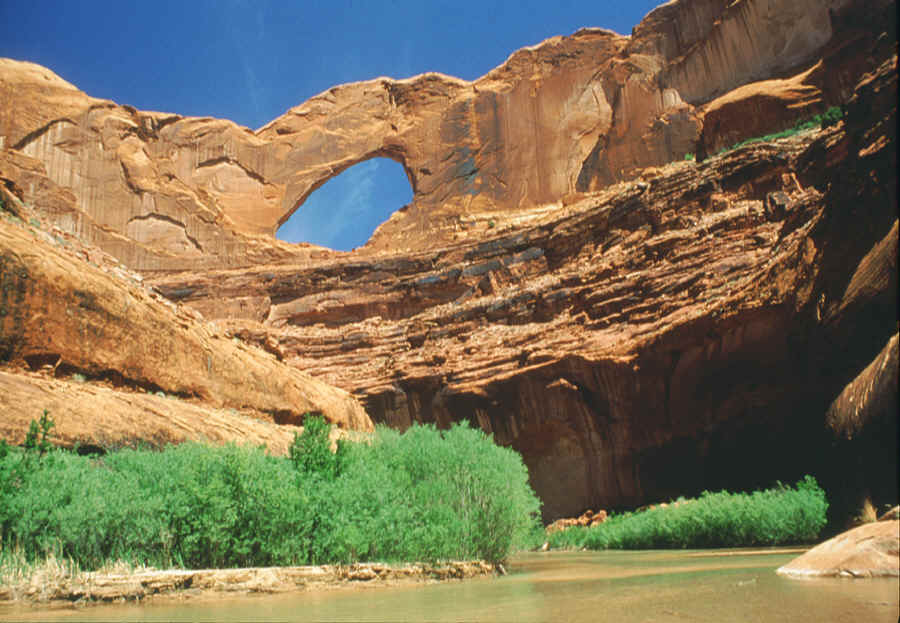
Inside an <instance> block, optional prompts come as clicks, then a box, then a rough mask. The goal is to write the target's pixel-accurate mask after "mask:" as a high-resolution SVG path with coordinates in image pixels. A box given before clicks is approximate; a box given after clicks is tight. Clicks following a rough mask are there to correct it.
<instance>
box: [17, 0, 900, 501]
mask: <svg viewBox="0 0 900 623" xmlns="http://www.w3.org/2000/svg"><path fill="white" fill-rule="evenodd" d="M892 10H894V3H883V2H875V3H869V2H862V1H853V0H844V1H831V2H805V1H799V2H798V1H796V0H795V1H794V2H790V3H789V2H786V1H780V0H774V1H773V0H770V1H768V2H763V1H761V0H759V1H757V0H739V1H738V2H730V1H726V0H676V1H674V2H669V3H667V4H665V5H662V6H661V7H659V8H658V9H656V10H654V11H652V12H651V13H650V14H648V16H647V17H646V18H645V19H644V20H643V21H642V22H641V24H639V25H638V26H636V27H635V30H634V32H633V34H632V36H631V37H623V36H620V35H616V34H615V33H611V32H608V31H603V30H598V29H585V30H581V31H579V32H577V33H575V34H574V35H572V36H570V37H556V38H553V39H549V40H547V41H545V42H543V43H541V44H539V45H537V46H534V47H532V48H525V49H523V50H520V51H517V52H515V53H513V54H512V55H511V56H510V58H509V59H508V60H507V61H506V62H505V63H504V64H503V65H501V66H500V67H498V68H497V69H495V70H493V71H491V72H489V73H488V74H486V75H485V76H483V77H481V78H479V79H478V80H475V81H473V82H465V81H461V80H457V79H454V78H450V77H447V76H443V75H439V74H428V75H423V76H417V77H415V78H410V79H408V80H391V79H388V78H378V79H376V80H372V81H368V82H364V83H356V84H350V85H343V86H338V87H334V88H333V89H330V90H329V91H327V92H325V93H323V94H321V95H319V96H317V97H314V98H312V99H311V100H309V101H308V102H305V103H303V104H301V105H300V106H298V107H296V108H294V109H292V110H290V111H288V112H287V113H286V114H285V115H283V116H282V117H279V118H278V119H276V120H274V121H272V122H271V123H270V124H268V125H266V126H265V127H263V128H261V129H259V130H258V131H256V132H252V131H250V130H248V129H246V128H241V127H238V126H236V125H234V124H232V123H230V122H227V121H219V120H212V119H190V118H183V117H179V116H177V115H170V114H162V113H148V112H141V111H136V110H134V109H130V108H128V107H121V106H117V105H115V104H113V103H112V102H105V101H100V100H95V99H92V98H90V97H89V96H87V95H86V94H84V93H81V92H80V91H78V90H77V89H76V88H75V87H73V86H72V85H69V84H68V83H65V82H64V81H62V80H61V79H59V78H58V77H56V76H54V75H53V74H52V73H50V72H48V71H47V70H45V69H43V68H39V67H36V66H34V65H30V64H24V63H19V62H13V61H0V63H2V65H0V92H2V93H3V97H4V98H5V101H9V102H10V105H9V106H8V107H4V109H3V110H0V137H2V138H0V140H3V141H4V144H5V145H6V147H7V148H12V149H7V150H6V151H5V152H4V154H5V155H4V158H3V159H2V160H0V177H2V178H4V179H5V180H6V184H7V186H8V187H11V188H13V190H15V191H16V192H17V194H18V195H19V196H20V197H21V198H22V199H24V200H25V201H26V202H28V203H33V204H34V205H35V208H36V209H38V210H39V211H40V214H41V217H42V218H46V219H48V220H49V221H50V222H53V223H55V224H56V226H57V227H58V228H60V230H61V231H63V232H71V233H73V234H77V235H78V236H79V237H81V238H83V239H85V240H88V241H89V242H91V243H93V244H96V245H98V246H99V247H101V248H102V249H104V250H105V251H107V252H109V253H111V254H112V255H113V256H115V257H116V258H118V259H119V260H121V261H122V262H124V263H125V264H126V265H127V266H128V267H129V268H130V269H133V270H138V271H141V272H143V273H144V274H145V275H146V276H147V277H149V279H150V281H151V282H152V284H153V286H154V287H155V288H156V291H157V292H159V293H161V294H162V295H164V296H165V297H167V298H168V299H169V300H171V301H174V302H177V303H179V304H180V305H182V306H183V307H182V310H183V311H182V314H187V313H189V312H186V311H184V310H193V312H200V313H202V315H203V316H205V317H206V318H208V319H215V320H216V321H217V322H218V323H219V324H220V326H222V327H223V331H227V334H228V335H232V336H237V337H239V338H240V339H241V340H243V341H244V342H246V343H249V344H256V345H258V346H260V347H262V348H264V349H266V350H268V351H269V352H270V353H272V354H273V356H274V357H275V358H277V359H281V360H283V361H284V362H286V363H288V364H290V365H292V366H294V367H296V368H299V369H301V370H304V371H307V372H309V373H310V374H312V375H313V376H315V377H317V378H319V379H321V380H323V381H326V382H329V383H332V384H334V385H337V386H339V387H341V388H343V389H345V390H347V391H349V392H351V393H353V394H354V395H355V396H356V397H358V398H359V400H360V401H361V402H362V403H363V404H364V405H365V408H366V411H367V412H368V414H369V416H370V417H371V418H372V419H373V420H374V421H376V422H386V423H388V424H391V425H393V426H397V427H403V426H407V425H409V424H410V423H411V422H414V421H420V422H436V423H438V424H440V425H446V424H449V423H450V422H451V421H455V420H460V419H467V420H471V421H472V422H474V423H477V424H478V425H479V426H481V427H482V428H484V429H485V430H488V431H490V432H492V433H494V435H495V438H496V439H497V440H498V441H499V442H500V443H504V444H509V445H511V446H512V447H514V448H516V449H517V450H519V451H521V452H522V454H523V456H524V457H525V460H526V462H527V464H528V466H529V468H530V470H531V474H532V481H533V484H534V486H535V488H536V490H537V491H538V493H539V494H540V495H541V497H542V498H543V499H544V502H545V507H544V512H545V516H546V518H548V519H550V518H554V517H558V516H566V515H574V514H577V513H578V512H579V511H581V510H582V509H584V508H587V507H591V508H597V507H604V508H611V507H618V506H625V505H639V504H643V503H645V502H649V501H655V500H658V499H660V498H665V497H669V496H677V495H681V494H691V493H695V492H699V491H700V490H702V489H704V488H708V489H713V488H719V487H728V488H743V487H753V486H764V485H770V484H771V482H772V481H774V480H776V479H781V480H791V479H795V478H797V477H799V476H801V475H802V474H803V473H806V472H810V471H812V472H815V473H817V474H819V475H820V476H821V477H822V478H823V479H824V480H826V481H827V482H826V484H829V483H830V484H832V485H834V487H835V488H836V489H839V490H842V491H845V492H846V491H851V490H853V489H854V487H857V486H858V485H859V484H860V483H859V481H858V479H861V478H863V477H864V478H865V479H866V480H867V482H870V483H871V484H870V485H869V486H870V487H872V488H875V489H876V490H877V491H876V492H875V493H873V495H875V497H882V498H886V497H891V496H893V497H896V474H897V469H896V465H897V449H896V445H895V444H893V443H885V442H884V439H885V437H884V436H883V434H881V433H879V434H872V433H870V432H867V431H871V430H873V429H872V428H871V427H870V426H868V424H867V423H871V422H875V423H877V427H879V428H878V430H879V431H885V430H887V431H890V430H892V428H891V427H893V430H894V431H896V415H895V414H889V413H888V412H887V411H885V405H891V404H895V403H896V384H894V385H893V386H892V385H891V384H890V382H884V380H885V379H887V380H888V381H889V380H890V379H891V378H894V379H896V376H897V375H896V372H894V373H893V377H892V376H891V371H892V370H896V366H897V363H896V362H897V357H896V349H897V346H896V339H893V340H892V336H894V335H895V334H896V331H897V320H896V319H897V307H896V287H897V269H896V245H897V229H896V222H897V209H896V179H895V176H894V173H893V172H894V170H895V167H896V143H895V135H896V83H897V79H896V73H897V69H896V54H895V52H896V33H895V32H893V31H892V30H891V28H892V24H893V21H892V20H891V19H890V18H889V16H890V15H891V11H892ZM882 31H884V32H882ZM867 72H868V73H867ZM831 104H842V105H844V106H845V109H846V111H847V115H846V118H845V119H844V121H842V122H840V123H839V124H837V126H835V127H832V128H829V129H827V130H823V131H812V132H807V133H804V134H801V135H798V136H796V137H794V138H790V139H784V140H781V141H776V142H772V143H762V144H754V145H750V146H747V147H744V148H742V149H739V150H736V151H732V152H728V153H725V154H722V155H718V156H715V155H714V154H715V153H716V152H717V151H718V150H719V149H720V148H721V147H723V146H727V145H730V144H732V143H733V142H734V141H736V140H740V139H743V138H746V137H747V136H752V135H755V134H759V133H764V132H769V131H772V130H778V129H782V128H783V127H786V126H789V125H791V124H792V123H793V122H794V121H795V120H796V119H797V118H798V117H802V116H804V115H806V114H811V113H813V112H819V111H821V110H823V109H824V107H825V106H827V105H831ZM688 152H700V155H701V156H704V155H707V156H709V157H708V158H707V159H706V160H704V161H703V162H698V163H695V162H689V161H685V160H684V155H685V154H686V153H688ZM374 156H388V157H391V158H394V159H395V160H398V161H399V162H401V163H402V164H403V165H404V167H405V169H406V171H407V175H408V176H409V179H410V183H411V185H412V188H413V191H414V200H413V203H412V204H411V205H410V206H408V207H406V208H404V209H402V210H400V211H398V212H396V213H395V214H394V215H393V216H392V217H391V218H390V219H389V220H388V221H387V222H386V223H384V224H383V225H382V226H381V227H380V228H379V229H378V230H377V231H376V232H375V234H374V235H373V237H372V239H371V240H370V241H369V243H368V244H367V245H366V246H365V247H363V248H362V249H359V250H357V251H355V252H352V253H349V254H345V253H338V252H333V251H329V250H327V249H321V248H318V247H313V246H311V245H287V244H284V243H280V242H277V241H275V240H274V239H273V238H272V235H273V233H274V231H275V229H276V228H277V226H278V225H279V224H280V223H282V222H283V221H284V220H285V219H286V218H287V217H288V216H289V215H290V214H291V213H292V212H293V211H294V210H295V209H296V208H297V206H298V205H299V204H300V203H301V202H302V201H303V200H304V199H305V198H306V197H307V196H308V195H309V193H310V192H312V191H313V190H314V189H315V188H317V187H318V186H319V185H321V184H322V183H324V182H325V181H326V180H327V179H329V178H331V177H333V176H334V175H336V174H337V173H339V172H340V171H342V170H344V169H346V168H347V167H349V166H352V165H353V164H355V163H357V162H360V161H362V160H365V159H367V158H371V157H374ZM489 222H490V223H493V226H490V225H489ZM71 270H73V271H75V272H77V269H74V268H72V269H71ZM76 289H78V288H74V287H73V288H72V291H70V292H63V293H61V295H60V296H62V297H68V299H67V300H68V303H63V302H61V303H59V305H65V304H67V305H69V306H70V307H71V306H72V305H78V303H77V301H78V299H77V293H76V292H75V291H74V290H76ZM110 299H111V300H113V297H112V295H110ZM47 304H48V303H42V304H41V305H47ZM73 309H74V308H73ZM60 313H64V310H62V308H61V310H60ZM81 313H82V311H81V310H78V314H81ZM104 313H105V312H104ZM23 322H24V320H23ZM168 322H172V323H174V325H175V326H178V322H179V320H178V316H177V314H176V315H173V316H172V317H171V318H170V319H169V320H168ZM34 326H37V325H34ZM160 326H162V325H160ZM37 334H38V332H37V330H36V329H34V330H31V332H30V333H29V335H37ZM31 339H32V340H33V343H34V344H36V345H38V346H40V348H43V349H44V351H46V352H56V351H54V350H52V349H50V345H48V344H44V343H43V342H40V340H38V339H37V338H31ZM192 339H194V342H192V343H195V344H196V345H197V346H196V348H195V349H194V350H195V352H196V355H197V357H199V358H200V359H199V363H200V365H199V368H198V367H196V366H195V365H194V364H196V363H197V362H196V361H194V363H193V364H191V366H189V367H193V368H194V370H193V373H194V375H195V376H194V377H189V378H182V376H181V375H180V374H177V375H175V377H176V378H170V376H167V373H166V372H165V370H163V369H162V368H164V367H165V365H166V363H165V361H166V359H165V357H161V358H160V359H157V360H156V361H155V362H154V363H150V364H148V365H147V366H146V367H145V370H144V372H142V374H141V375H137V376H141V377H142V378H143V376H146V377H147V378H152V379H167V382H169V383H170V384H171V385H170V386H171V387H172V388H173V389H171V390H169V389H167V390H166V391H174V392H176V393H180V394H182V395H197V396H201V395H202V396H207V395H208V396H212V395H213V394H212V393H211V392H213V390H214V389H215V383H214V380H213V379H211V378H209V377H207V376H204V374H203V365H202V364H203V361H202V353H203V352H205V351H204V350H203V348H204V346H205V344H207V343H208V342H209V340H211V339H212V338H211V337H210V336H202V335H201V336H199V337H195V338H192ZM204 340H206V341H204ZM29 343H32V342H29ZM77 343H78V342H77V340H75V339H74V337H73V340H72V342H71V349H72V352H77V349H76V345H77ZM229 344H230V342H229ZM892 349H893V350H892ZM232 350H235V351H238V350H240V351H244V350H247V351H248V352H249V350H248V349H246V348H245V347H243V346H236V345H235V346H234V347H233V349H232ZM44 351H41V352H44ZM17 352H18V351H17ZM21 352H22V353H23V354H22V355H17V357H18V359H19V360H23V361H26V362H27V361H28V360H27V359H26V354H27V353H25V351H24V350H23V351H21ZM35 352H36V351H35ZM67 352H68V351H67ZM253 352H254V355H253V357H252V358H251V359H252V360H253V361H257V359H258V358H259V357H261V355H258V354H257V351H256V350H253ZM892 353H893V355H892ZM222 356H223V357H225V355H224V354H223V355H222ZM197 357H195V359H196V358H197ZM73 361H75V359H73ZM78 361H81V360H78ZM84 361H85V362H88V363H87V364H85V363H70V364H69V365H73V366H75V367H77V368H86V369H92V370H93V369H95V368H92V367H91V366H96V370H97V372H98V373H99V372H101V371H105V370H120V371H121V370H122V369H123V368H119V367H118V366H120V365H121V366H126V365H133V364H131V363H129V362H130V360H129V359H127V356H126V355H125V354H122V355H121V356H119V359H117V360H116V361H114V362H110V363H108V364H107V363H104V364H103V365H100V364H99V363H97V364H93V363H90V362H89V361H88V360H87V359H85V360H84ZM870 364H872V365H871V366H870ZM867 366H868V367H867ZM157 367H159V368H160V369H159V370H157ZM226 367H227V366H226ZM219 369H220V366H219V365H218V364H217V365H216V366H215V370H219ZM154 370H155V371H154ZM883 370H887V371H886V372H884V371H883ZM126 376H128V375H126ZM131 376H135V375H131ZM264 376H265V375H264ZM151 382H152V383H154V384H155V385H159V386H161V387H162V383H160V382H159V381H158V380H152V381H151ZM234 382H239V381H236V380H235V379H227V380H223V385H228V384H230V383H234ZM869 387H872V388H875V389H872V390H869V389H867V388H869ZM845 388H846V390H845ZM892 388H893V389H892ZM218 391H221V392H222V394H221V397H217V398H216V400H218V401H220V403H221V404H231V403H229V402H228V401H229V400H234V398H233V397H231V398H229V397H228V396H229V395H230V394H228V392H227V391H226V390H225V389H224V387H222V388H219V390H218ZM891 391H893V392H894V394H893V398H891V394H890V392H891ZM204 392H207V393H206V394H204ZM842 392H844V393H842ZM873 392H874V393H873ZM265 393H266V392H261V395H260V397H259V401H260V404H265V405H266V406H264V407H262V410H263V411H267V412H269V413H274V414H277V413H279V412H281V411H282V409H283V407H282V406H278V405H277V404H270V403H267V402H265V400H266V399H265V397H264V396H263V395H262V394H265ZM860 395H864V396H866V404H867V405H870V407H866V409H869V410H864V411H861V412H859V414H856V412H853V408H852V407H848V404H849V400H850V397H856V396H860ZM217 396H219V395H218V394H217ZM854 400H856V398H854ZM891 400H893V401H894V402H893V403H892V402H891ZM829 409H830V410H829ZM826 412H828V413H829V416H828V420H827V424H826V416H825V414H826ZM348 417H349V416H348ZM354 417H356V416H354ZM854 418H855V419H854ZM355 421H356V422H359V421H360V420H355ZM858 421H864V424H862V425H860V426H857V422H858ZM863 429H865V430H863ZM848 430H849V431H851V433H850V437H852V439H851V440H850V441H848V442H847V443H848V444H849V445H843V444H839V446H837V447H836V446H835V445H834V444H835V440H836V438H837V437H838V436H839V435H845V436H846V434H847V433H846V432H847V431H848ZM895 438H896V436H894V437H892V438H891V439H895ZM885 466H887V468H885ZM891 466H893V467H891ZM848 495H849V494H848Z"/></svg>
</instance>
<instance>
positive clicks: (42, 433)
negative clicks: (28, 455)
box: [25, 409, 56, 456]
mask: <svg viewBox="0 0 900 623" xmlns="http://www.w3.org/2000/svg"><path fill="white" fill-rule="evenodd" d="M54 426H56V424H55V423H54V422H53V419H52V418H51V417H50V412H49V411H47V409H44V412H43V413H42V414H41V419H40V420H31V424H30V425H29V427H28V432H27V433H26V434H25V451H26V452H37V453H38V456H44V455H45V454H46V453H47V452H48V451H49V450H50V449H51V448H53V444H52V443H50V439H49V437H50V430H51V429H52V428H53V427H54Z"/></svg>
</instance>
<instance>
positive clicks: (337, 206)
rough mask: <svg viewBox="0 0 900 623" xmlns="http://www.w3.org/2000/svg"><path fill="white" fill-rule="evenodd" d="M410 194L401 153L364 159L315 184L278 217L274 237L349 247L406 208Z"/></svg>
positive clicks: (356, 245) (359, 243)
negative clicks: (400, 157)
mask: <svg viewBox="0 0 900 623" xmlns="http://www.w3.org/2000/svg"><path fill="white" fill-rule="evenodd" d="M367 164H368V165H369V166H366V165H367ZM341 179H343V180H344V182H343V183H341V182H338V180H341ZM332 182H338V183H337V184H335V185H331V183H332ZM413 194H414V189H413V186H412V176H411V172H410V170H409V168H408V167H406V166H404V163H403V162H402V161H401V160H400V159H399V158H391V157H386V156H381V155H374V156H372V157H369V158H364V159H362V160H360V161H359V162H354V163H353V164H350V165H348V166H346V167H342V168H341V169H340V170H339V171H336V172H335V174H334V175H331V176H329V177H328V178H327V179H325V180H324V181H321V182H319V183H317V184H315V186H314V188H313V189H312V190H310V191H309V192H307V193H306V194H305V195H304V197H303V199H302V201H298V202H297V203H296V204H295V206H294V208H293V210H292V211H291V212H290V213H288V214H286V215H285V216H284V217H282V219H281V222H279V223H278V226H277V231H276V237H277V238H278V239H279V240H281V241H284V242H290V243H311V244H314V245H320V246H325V247H327V248H329V249H332V250H336V251H350V250H352V249H354V248H359V247H362V246H364V245H365V244H366V243H367V242H368V241H369V240H370V239H371V237H372V235H373V233H374V232H375V231H376V230H377V229H378V227H379V226H381V225H382V224H384V222H386V221H387V220H389V219H390V218H391V216H392V215H393V214H394V213H396V212H397V211H399V210H403V209H405V208H406V207H407V206H408V205H409V203H410V202H411V201H412V196H413Z"/></svg>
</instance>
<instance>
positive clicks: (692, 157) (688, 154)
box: [684, 152, 695, 162]
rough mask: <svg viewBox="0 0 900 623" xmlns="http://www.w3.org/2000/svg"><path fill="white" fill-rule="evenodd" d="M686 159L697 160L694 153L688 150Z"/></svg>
mask: <svg viewBox="0 0 900 623" xmlns="http://www.w3.org/2000/svg"><path fill="white" fill-rule="evenodd" d="M684 159H685V160H690V161H691V162H693V161H694V160H695V157H694V154H692V153H690V152H688V153H686V154H685V155H684Z"/></svg>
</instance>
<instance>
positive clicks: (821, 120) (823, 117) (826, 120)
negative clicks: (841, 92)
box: [719, 106, 844, 154]
mask: <svg viewBox="0 0 900 623" xmlns="http://www.w3.org/2000/svg"><path fill="white" fill-rule="evenodd" d="M843 116H844V111H843V109H842V108H841V107H840V106H832V107H831V108H829V109H828V110H826V111H825V112H824V113H822V114H819V115H813V116H812V117H810V118H808V119H802V120H800V121H798V122H797V123H795V124H794V125H793V127H791V128H788V129H787V130H782V131H781V132H775V133H773V134H766V135H765V136H758V137H755V138H748V139H745V140H743V141H740V142H739V143H735V144H734V145H732V146H731V147H727V148H725V149H723V150H722V151H720V152H719V153H720V154H722V153H725V152H729V151H732V150H735V149H737V148H739V147H743V146H744V145H749V144H750V143H764V142H767V141H774V140H776V139H779V138H787V137H788V136H794V135H795V134H799V133H800V132H802V131H804V130H810V129H812V128H814V127H816V126H819V127H821V128H827V127H829V126H831V125H834V124H835V123H837V122H838V121H839V120H840V119H842V118H843Z"/></svg>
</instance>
